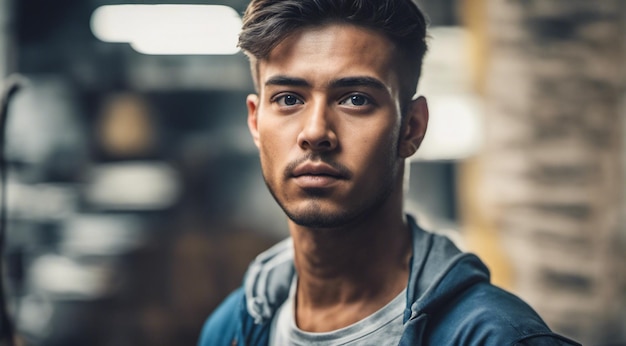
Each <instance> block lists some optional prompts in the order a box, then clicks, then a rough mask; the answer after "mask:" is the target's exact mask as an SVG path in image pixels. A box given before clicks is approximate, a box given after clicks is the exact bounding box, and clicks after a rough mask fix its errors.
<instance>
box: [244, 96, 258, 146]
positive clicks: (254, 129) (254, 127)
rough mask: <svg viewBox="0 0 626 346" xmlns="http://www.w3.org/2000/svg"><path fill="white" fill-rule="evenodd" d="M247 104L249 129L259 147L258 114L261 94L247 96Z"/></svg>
mask: <svg viewBox="0 0 626 346" xmlns="http://www.w3.org/2000/svg"><path fill="white" fill-rule="evenodd" d="M246 106H247V107H248V129H249V130H250V134H251V135H252V140H253V141H254V144H255V145H256V146H257V148H258V147H259V128H258V114H257V111H258V109H259V96H258V95H256V94H250V95H248V97H247V98H246Z"/></svg>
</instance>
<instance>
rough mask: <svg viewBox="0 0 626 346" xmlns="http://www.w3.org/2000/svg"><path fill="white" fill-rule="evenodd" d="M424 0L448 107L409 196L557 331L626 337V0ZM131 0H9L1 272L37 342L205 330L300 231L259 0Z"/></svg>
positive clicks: (436, 95) (433, 70)
mask: <svg viewBox="0 0 626 346" xmlns="http://www.w3.org/2000/svg"><path fill="white" fill-rule="evenodd" d="M418 2H419V3H420V5H421V6H422V8H423V9H424V10H425V11H426V12H427V13H428V15H429V16H430V20H431V31H430V36H431V37H430V39H429V45H430V51H429V53H428V55H427V59H426V61H425V66H424V76H423V78H422V81H421V82H420V87H419V91H420V93H421V94H424V95H425V96H426V97H427V98H428V99H429V104H430V107H431V123H430V125H429V130H428V131H429V132H428V134H427V136H426V139H425V142H424V144H423V147H422V148H421V149H420V151H419V152H418V154H416V156H415V157H414V159H413V160H412V162H411V164H410V169H411V178H410V179H409V180H410V181H409V190H408V193H407V199H408V201H407V209H408V210H409V211H410V212H412V213H414V214H416V215H417V216H418V221H419V222H420V223H421V224H423V225H424V226H425V227H429V228H431V229H433V230H437V231H440V232H444V233H447V234H449V235H451V237H453V238H454V239H455V240H457V242H458V243H459V244H460V246H462V247H463V248H464V249H466V250H468V251H474V252H477V253H478V254H479V255H480V256H481V257H482V258H483V259H484V260H485V261H486V262H487V264H488V266H489V267H490V269H491V271H492V276H493V280H494V281H495V282H496V283H497V284H498V285H500V286H503V287H505V288H506V289H508V290H511V291H513V292H515V293H517V294H519V295H520V296H521V297H523V299H525V300H526V301H528V302H529V303H530V304H531V305H533V307H535V308H536V309H537V310H538V311H539V312H540V314H541V315H542V316H543V317H544V319H545V320H546V321H547V322H548V324H549V325H550V326H551V327H552V328H553V329H555V330H556V331H558V332H560V333H563V334H565V335H567V336H570V337H572V338H575V339H577V340H579V341H581V342H583V343H584V344H586V345H619V344H626V266H625V265H624V263H625V259H626V258H625V257H626V256H625V251H624V249H625V243H626V226H625V224H626V203H625V200H624V196H625V195H626V184H625V181H626V179H625V178H626V175H625V172H626V160H625V158H626V145H625V141H624V138H625V136H626V121H625V118H626V68H625V64H624V62H625V61H626V2H625V1H622V0H599V1H586V0H541V1H540V0H516V1H501V0H465V1H463V0H456V1H455V0H421V1H418ZM126 4H133V2H132V1H131V2H124V1H120V0H57V1H48V0H19V1H18V0H0V77H2V78H3V80H6V78H7V77H9V76H12V77H11V78H15V74H19V75H21V76H22V79H21V80H22V83H21V84H22V88H21V90H20V91H19V92H18V93H17V94H16V95H15V97H14V98H13V99H12V100H11V103H10V105H9V108H8V115H9V118H8V123H7V129H6V133H7V134H6V142H7V147H6V155H7V161H8V175H7V194H6V200H7V205H8V218H7V232H6V239H5V244H4V255H3V256H4V257H3V259H4V267H3V278H4V286H5V290H6V295H7V308H8V310H9V312H10V316H11V318H12V320H13V321H14V324H15V327H16V329H17V331H18V333H19V335H20V338H21V340H22V342H23V344H25V345H45V346H51V345H64V346H68V345H115V346H124V345H193V344H195V343H196V341H197V337H198V335H199V332H200V328H201V326H202V323H203V321H204V319H205V318H206V317H207V316H208V315H209V313H210V312H211V311H212V310H213V309H214V308H215V306H216V305H217V304H218V303H219V302H220V301H221V300H222V299H223V297H224V296H225V295H227V294H228V293H229V292H230V291H231V290H233V289H234V288H235V287H237V286H238V285H239V284H240V282H241V278H242V275H243V272H244V271H245V269H246V267H247V265H248V263H249V261H250V260H251V259H253V258H254V256H255V255H256V254H258V253H259V252H260V251H262V250H263V249H265V248H267V247H269V246H270V245H272V244H273V243H275V242H276V241H278V240H280V239H282V238H284V237H286V236H287V229H286V221H285V218H284V216H283V214H282V212H281V211H280V210H279V209H278V207H277V206H275V203H274V202H273V200H272V198H271V197H270V195H269V193H268V192H267V191H266V188H265V186H264V184H263V180H262V178H261V174H260V170H259V163H258V157H257V152H256V149H255V147H254V145H253V144H252V141H251V139H250V138H249V135H248V132H247V128H246V109H245V96H246V95H247V94H248V93H250V92H252V90H253V89H252V82H251V79H250V76H249V67H248V64H247V61H246V58H245V57H244V56H243V54H242V53H240V52H238V51H237V49H236V47H235V40H236V36H237V32H238V28H239V26H240V16H241V14H242V13H243V11H244V10H245V7H246V5H247V1H246V0H215V1H185V2H184V3H183V2H180V1H161V0H158V1H135V2H134V4H139V5H143V6H119V5H126ZM155 4H160V5H169V6H146V5H155ZM113 5H118V6H113ZM174 5H187V6H174ZM188 5H212V6H209V7H206V6H202V7H194V6H188ZM216 5H221V6H216ZM2 84H3V85H8V82H5V83H2Z"/></svg>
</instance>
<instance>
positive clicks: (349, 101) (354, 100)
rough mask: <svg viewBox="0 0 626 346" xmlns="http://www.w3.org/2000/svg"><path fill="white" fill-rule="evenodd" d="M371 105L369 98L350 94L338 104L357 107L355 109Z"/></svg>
mask: <svg viewBox="0 0 626 346" xmlns="http://www.w3.org/2000/svg"><path fill="white" fill-rule="evenodd" d="M371 103H372V101H371V99H370V98H369V97H367V96H365V95H361V94H352V95H350V96H348V97H346V98H345V99H343V100H341V101H340V102H339V104H341V105H348V106H357V107H361V106H367V105H369V104H371Z"/></svg>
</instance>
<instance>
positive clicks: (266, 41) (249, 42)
mask: <svg viewBox="0 0 626 346" xmlns="http://www.w3.org/2000/svg"><path fill="white" fill-rule="evenodd" d="M333 22H339V23H348V24H353V25H357V26H362V27H366V28H369V29H372V30H375V31H377V32H381V33H383V34H384V35H385V36H386V37H387V38H388V39H389V40H391V42H393V44H394V45H395V46H396V48H397V49H398V51H399V52H400V56H399V58H400V62H401V63H400V64H399V66H398V67H397V69H399V71H398V72H399V73H398V77H399V78H400V84H401V85H400V88H401V89H400V92H401V95H400V101H401V102H402V103H403V104H406V103H407V101H408V100H410V98H411V97H412V96H413V94H414V93H415V89H416V88H417V82H418V81H419V77H420V74H421V69H422V60H423V57H424V54H425V53H426V50H427V47H426V19H425V17H424V14H423V13H422V12H421V11H420V10H419V8H418V7H417V5H416V4H415V3H414V2H413V1H412V0H252V1H251V2H250V4H249V5H248V8H247V9H246V12H245V14H244V17H243V27H242V31H241V33H240V35H239V47H240V48H241V49H242V50H243V51H244V52H245V53H246V54H247V55H248V56H249V57H250V58H251V60H257V61H258V60H263V59H265V58H267V57H268V56H269V54H270V52H271V51H272V49H274V47H276V46H277V45H278V44H279V43H280V42H282V41H283V40H284V39H285V38H286V37H287V36H289V35H290V34H292V33H294V32H295V31H296V30H298V29H301V28H303V27H307V26H319V25H324V24H326V23H333Z"/></svg>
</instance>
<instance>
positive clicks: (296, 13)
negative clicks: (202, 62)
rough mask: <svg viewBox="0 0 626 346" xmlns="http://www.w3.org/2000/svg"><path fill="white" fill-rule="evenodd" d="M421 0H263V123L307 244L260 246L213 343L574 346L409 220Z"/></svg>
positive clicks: (258, 106) (254, 116) (259, 50)
mask: <svg viewBox="0 0 626 346" xmlns="http://www.w3.org/2000/svg"><path fill="white" fill-rule="evenodd" d="M425 34H426V25H425V20H424V16H423V15H422V13H421V12H420V11H419V10H418V8H417V7H416V6H415V4H413V3H412V2H411V1H410V0H253V1H252V2H251V4H250V5H249V7H248V9H247V11H246V13H245V15H244V24H243V30H242V33H241V35H240V41H239V44H240V46H241V48H242V49H243V50H244V51H245V52H246V53H247V55H248V56H249V57H250V61H251V66H252V74H253V79H254V83H255V87H256V90H257V94H256V95H250V96H248V99H247V106H248V126H249V128H250V132H251V134H252V137H253V139H254V142H255V144H256V145H257V147H258V148H259V151H260V159H261V167H262V171H263V176H264V179H265V182H266V184H267V186H268V188H269V190H270V192H271V193H272V195H273V196H274V198H275V200H276V201H277V202H278V204H279V205H280V206H281V208H282V209H283V211H284V212H285V214H286V215H287V217H288V223H289V230H290V233H291V238H290V239H288V240H286V241H283V242H281V243H279V244H278V245H276V246H274V247H273V248H271V249H270V250H268V251H266V252H265V253H263V254H261V255H259V256H258V257H257V259H256V260H255V261H254V262H253V263H252V264H251V266H250V268H249V269H248V272H247V274H246V277H245V279H244V284H243V287H242V288H241V289H239V290H237V291H235V292H234V293H233V294H231V295H230V296H229V297H228V298H227V299H226V301H225V302H224V303H223V304H222V305H221V306H220V307H219V308H218V309H217V310H216V311H215V312H214V313H213V315H212V316H211V317H210V318H209V320H208V321H207V322H206V324H205V327H204V330H203V332H202V336H201V339H200V345H202V346H208V345H231V344H232V345H267V344H270V345H308V344H317V345H338V344H341V345H397V344H402V345H468V344H471V345H527V344H528V345H530V344H532V345H561V344H570V343H571V344H575V343H573V342H570V341H568V340H567V339H565V338H563V337H560V336H558V335H556V334H554V333H552V332H551V331H550V330H549V329H548V327H547V326H546V325H545V324H544V322H543V321H542V320H541V319H540V317H539V316H538V315H537V314H536V313H535V312H534V311H533V310H532V309H531V308H530V307H529V306H528V305H526V304H525V303H523V302H522V301H521V300H519V299H518V298H516V297H515V296H513V295H511V294H509V293H506V292H505V291H503V290H501V289H499V288H496V287H495V286H492V285H491V284H490V283H489V274H488V271H487V269H486V268H485V266H484V265H483V264H482V262H480V260H479V259H478V258H477V257H475V256H474V255H470V254H464V253H461V252H460V251H459V250H458V249H457V248H456V247H455V246H454V245H453V244H452V243H451V242H450V241H449V240H447V239H446V238H444V237H441V236H437V235H434V234H431V233H427V232H425V231H423V230H421V229H420V228H419V227H418V226H417V225H416V223H415V221H414V220H413V219H412V218H411V217H410V216H405V215H404V214H403V175H404V165H405V160H406V159H407V158H408V157H409V156H411V155H412V154H413V153H415V151H416V150H417V149H418V147H419V145H420V143H421V141H422V139H423V138H424V134H425V131H426V125H427V122H428V108H427V104H426V100H425V99H424V98H423V97H417V98H415V97H413V95H414V93H415V90H416V86H417V81H418V79H419V75H420V69H421V61H422V57H423V55H424V52H425V51H426V44H425Z"/></svg>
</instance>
